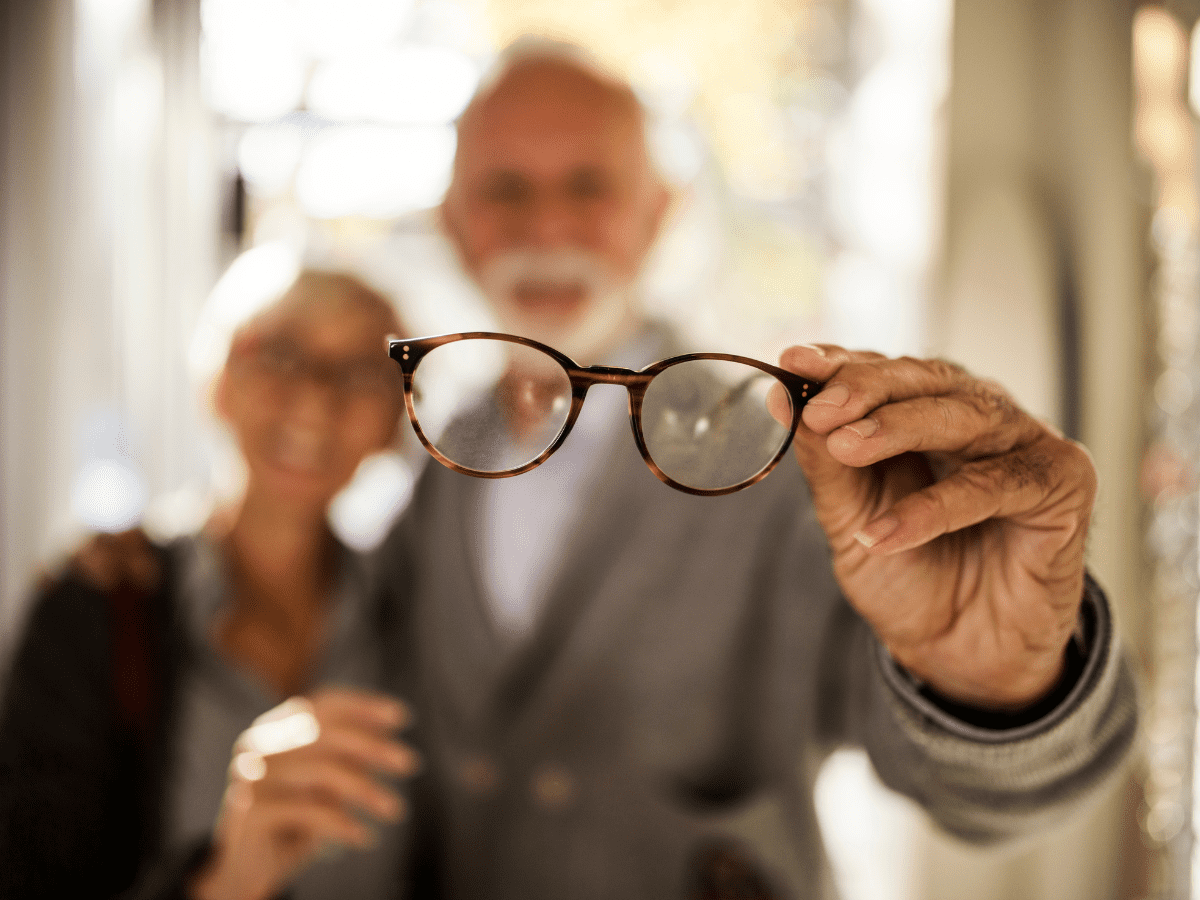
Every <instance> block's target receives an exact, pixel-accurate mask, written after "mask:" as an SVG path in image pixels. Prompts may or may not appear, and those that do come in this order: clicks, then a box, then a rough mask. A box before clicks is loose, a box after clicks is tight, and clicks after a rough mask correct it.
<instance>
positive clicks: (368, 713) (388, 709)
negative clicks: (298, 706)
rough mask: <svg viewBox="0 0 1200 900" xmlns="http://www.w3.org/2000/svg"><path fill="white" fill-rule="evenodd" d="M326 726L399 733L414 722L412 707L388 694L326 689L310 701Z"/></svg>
mask: <svg viewBox="0 0 1200 900" xmlns="http://www.w3.org/2000/svg"><path fill="white" fill-rule="evenodd" d="M310 700H311V702H312V708H313V713H314V714H315V715H316V717H317V719H318V721H319V722H320V723H321V725H322V726H325V725H337V724H344V725H351V726H356V727H360V728H369V729H374V730H377V731H395V730H397V729H399V728H403V727H404V726H406V725H408V724H409V723H410V722H411V721H412V713H411V712H410V711H409V709H408V707H407V706H405V705H404V704H403V703H401V702H400V701H399V700H397V699H395V698H394V697H389V696H387V695H386V694H379V693H374V692H368V691H362V690H354V689H351V688H324V689H322V690H320V691H317V692H316V693H315V694H313V695H312V697H311V698H310Z"/></svg>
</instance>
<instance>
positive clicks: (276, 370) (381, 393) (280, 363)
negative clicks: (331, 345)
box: [237, 337, 396, 403]
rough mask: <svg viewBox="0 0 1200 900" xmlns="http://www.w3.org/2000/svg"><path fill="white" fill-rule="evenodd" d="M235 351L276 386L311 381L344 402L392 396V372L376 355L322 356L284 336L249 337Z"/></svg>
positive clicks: (284, 386) (257, 372)
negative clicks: (334, 357)
mask: <svg viewBox="0 0 1200 900" xmlns="http://www.w3.org/2000/svg"><path fill="white" fill-rule="evenodd" d="M237 352H238V354H239V355H240V356H242V357H243V358H244V359H245V360H246V361H247V362H249V363H250V364H251V366H253V371H254V372H255V373H256V374H257V375H259V376H261V377H263V378H265V379H267V380H268V382H269V383H270V384H271V385H272V386H274V387H276V388H280V389H283V388H287V389H294V388H295V387H296V385H298V384H300V383H301V382H302V381H304V380H311V381H313V382H316V383H318V384H320V385H322V386H323V387H327V388H328V389H329V390H331V391H332V392H333V394H334V396H336V397H337V399H338V401H339V402H343V403H344V402H347V401H351V400H362V399H375V398H378V397H394V396H395V394H394V392H395V390H396V386H395V380H394V377H393V373H392V372H389V371H388V369H387V363H386V361H384V360H382V359H380V358H379V357H378V356H358V357H353V358H349V359H341V360H329V359H324V358H322V357H319V356H316V355H314V354H311V353H309V352H307V351H306V350H304V349H303V348H302V347H301V346H300V345H299V344H297V343H296V342H295V341H292V340H290V339H288V338H285V337H267V338H251V339H249V340H247V341H244V342H243V343H242V344H241V345H239V347H238V348H237Z"/></svg>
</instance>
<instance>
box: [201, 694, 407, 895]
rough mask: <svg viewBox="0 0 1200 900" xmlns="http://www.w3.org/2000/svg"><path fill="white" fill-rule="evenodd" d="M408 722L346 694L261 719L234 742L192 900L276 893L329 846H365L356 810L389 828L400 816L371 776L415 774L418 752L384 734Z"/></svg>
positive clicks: (391, 706) (398, 711)
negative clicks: (208, 849) (210, 841)
mask: <svg viewBox="0 0 1200 900" xmlns="http://www.w3.org/2000/svg"><path fill="white" fill-rule="evenodd" d="M408 719H409V714H408V711H407V710H406V708H405V707H404V705H403V704H401V703H399V702H397V701H396V700H393V699H391V698H390V697H386V696H384V695H382V694H374V693H369V692H367V691H355V690H348V689H337V690H324V691H321V692H319V693H317V694H316V695H314V696H313V697H312V699H311V701H309V702H305V701H302V700H299V698H293V699H292V700H289V701H287V702H286V703H284V704H282V705H280V706H279V707H276V709H275V710H272V712H270V713H267V714H266V715H265V716H263V717H260V719H259V720H257V721H256V723H255V725H254V726H252V727H251V728H249V729H247V731H246V732H244V733H243V734H242V737H241V738H239V739H238V743H237V744H235V745H234V750H233V754H234V755H233V761H232V762H231V764H230V767H229V785H228V787H227V789H226V791H225V798H224V800H223V801H222V804H221V812H220V814H219V816H218V819H217V826H216V830H215V833H214V835H213V855H212V857H211V858H210V860H209V862H208V863H207V864H206V866H205V867H204V869H203V870H201V872H200V873H199V874H198V875H197V877H196V878H195V880H194V881H193V883H192V889H191V896H193V897H195V898H198V900H218V898H219V900H261V898H267V897H272V896H274V895H275V894H277V893H278V892H279V891H280V890H281V889H282V888H283V887H284V886H285V885H286V884H287V882H288V881H289V880H291V878H292V877H294V876H295V875H296V874H297V873H298V872H299V871H300V870H301V869H303V868H304V866H306V865H308V864H309V863H310V862H312V861H313V860H314V859H315V858H316V857H317V856H319V855H320V854H321V853H322V852H323V851H325V850H326V849H327V848H329V847H339V846H342V847H358V848H366V847H370V846H371V845H372V844H373V842H374V838H373V835H372V833H371V831H370V829H369V828H368V826H367V825H365V824H364V823H363V822H362V821H361V819H360V817H359V816H360V814H365V815H366V816H367V817H370V818H373V819H376V820H378V821H382V822H394V821H397V820H399V819H401V818H402V817H403V816H404V813H405V809H404V805H403V801H402V800H401V798H400V797H398V796H397V795H396V794H395V793H394V792H393V791H392V790H390V789H389V788H387V787H385V786H384V785H383V784H382V783H381V782H380V781H379V779H378V778H377V777H376V776H378V775H388V776H407V775H412V774H413V773H414V772H415V771H416V770H417V766H418V762H417V757H416V754H415V753H413V751H412V750H410V749H409V748H408V747H406V746H405V745H404V744H402V743H400V742H398V741H396V740H394V739H392V738H390V737H389V735H390V734H391V733H392V732H394V731H395V730H396V729H398V728H400V727H402V726H403V725H404V724H405V723H406V722H407V721H408ZM268 720H273V721H268ZM297 744H299V746H296V745H297ZM289 745H290V749H277V750H273V748H282V747H288V746H289Z"/></svg>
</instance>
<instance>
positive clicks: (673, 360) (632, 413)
mask: <svg viewBox="0 0 1200 900" xmlns="http://www.w3.org/2000/svg"><path fill="white" fill-rule="evenodd" d="M479 339H486V340H493V341H506V342H508V343H511V344H524V345H525V346H526V347H532V348H533V349H535V350H540V351H541V352H542V353H544V354H546V355H547V356H549V357H551V358H552V359H553V360H554V361H555V362H557V363H558V364H559V365H560V366H562V368H563V371H564V372H566V373H567V377H568V378H569V379H570V381H571V409H570V412H569V413H568V414H567V420H566V422H564V423H563V427H562V430H560V431H559V433H558V435H557V436H556V437H555V438H554V441H553V443H551V444H550V446H549V447H547V448H546V449H545V450H543V451H542V453H541V454H540V455H539V456H537V457H536V458H535V459H532V460H530V461H529V462H527V463H525V464H523V465H521V466H517V467H516V468H513V469H506V470H504V471H502V472H485V471H480V470H478V469H470V468H467V467H466V466H461V465H459V464H458V463H456V462H454V461H453V460H450V459H447V458H446V457H445V456H443V455H442V454H441V453H440V452H438V449H437V447H435V446H434V445H433V442H432V441H430V440H429V438H428V437H426V436H425V432H424V431H422V430H421V423H420V422H419V421H418V420H417V411H416V409H415V407H414V404H413V393H412V384H413V375H414V373H415V372H416V370H417V366H418V365H420V363H421V360H422V359H424V358H425V356H427V355H428V354H429V353H430V351H432V350H436V349H437V348H438V347H441V346H443V345H445V344H451V343H453V342H455V341H466V340H479ZM388 355H389V356H390V357H391V358H392V359H394V360H395V361H396V362H397V363H398V364H399V365H400V370H401V371H402V372H403V374H404V406H405V408H406V409H407V410H408V418H409V421H410V422H412V426H413V430H414V431H415V432H416V433H417V437H418V438H419V439H420V441H421V443H422V444H423V445H424V446H425V449H426V450H428V451H429V454H430V455H431V456H432V457H433V458H434V459H436V460H437V461H438V462H440V463H441V464H442V465H444V466H445V467H446V468H448V469H453V470H454V471H455V472H461V473H462V474H464V475H474V476H476V477H478V478H510V477H512V476H513V475H521V474H522V473H524V472H528V471H530V470H531V469H535V468H537V467H538V466H540V465H541V464H542V463H544V462H545V461H546V460H547V459H549V457H550V455H551V454H552V453H553V452H554V451H555V450H557V449H558V448H559V447H561V446H562V444H563V441H565V440H566V439H567V435H568V434H570V433H571V427H572V426H573V425H574V424H575V420H576V419H577V418H578V417H579V411H580V410H581V409H583V401H584V398H585V397H586V396H587V392H588V388H590V387H592V386H593V385H597V384H619V385H621V386H622V387H624V388H625V389H626V390H627V391H628V392H629V425H630V428H632V429H633V439H634V442H635V443H636V444H637V448H638V451H639V452H640V453H641V454H642V459H643V460H645V462H646V465H647V467H649V469H650V471H651V472H653V473H654V475H655V477H657V478H658V479H659V480H660V481H662V482H663V483H664V484H667V485H670V486H671V487H673V488H675V490H677V491H683V492H684V493H686V494H696V495H699V496H702V497H715V496H719V495H721V494H732V493H734V492H735V491H740V490H742V489H743V488H747V487H749V486H750V485H752V484H755V483H756V482H758V481H761V480H762V479H763V478H765V477H766V476H767V475H768V474H770V472H771V470H772V469H774V468H775V466H776V465H777V464H778V463H779V460H781V459H783V455H784V454H785V453H787V450H788V448H789V447H790V446H791V445H792V439H793V438H794V437H795V435H796V428H797V427H798V426H799V424H800V414H801V413H802V412H803V410H804V406H805V404H806V403H807V402H808V401H809V399H810V398H811V397H813V396H815V395H816V394H817V393H819V392H820V390H821V388H822V387H824V385H823V384H821V383H820V382H818V381H814V380H813V379H811V378H804V377H802V376H800V375H796V374H794V373H792V372H789V371H787V370H786V369H781V368H779V367H778V366H772V365H770V364H769V363H765V362H761V361H760V360H757V359H751V358H750V357H748V356H735V355H733V354H730V353H685V354H683V355H681V356H672V357H669V358H668V359H663V360H659V361H658V362H656V363H651V364H650V365H648V366H646V367H645V368H644V369H641V370H639V371H634V370H633V369H625V368H620V367H618V366H580V365H578V364H577V363H576V362H575V361H574V360H572V359H571V358H570V357H568V356H566V355H565V354H562V353H560V352H559V351H557V350H555V349H554V348H553V347H549V346H547V345H546V344H542V343H540V342H538V341H535V340H532V339H530V338H524V337H518V336H517V335H515V334H500V333H497V332H491V331H464V332H460V333H458V334H442V335H437V336H435V337H422V338H404V339H397V338H391V339H389V341H388ZM705 359H713V360H724V361H726V362H736V363H741V364H743V365H746V366H750V367H752V368H755V369H759V370H761V371H763V372H766V373H767V374H769V375H772V376H774V378H775V379H776V380H777V381H778V382H779V383H780V384H782V385H783V386H784V388H785V389H786V390H787V392H788V395H789V396H790V397H791V401H792V421H791V423H790V425H789V427H788V435H787V439H786V440H785V441H784V442H783V444H782V446H780V448H779V450H778V452H777V453H776V454H775V456H774V457H773V458H772V459H771V461H770V462H768V463H767V464H766V465H765V466H763V467H762V469H760V470H759V471H758V472H756V473H755V474H754V475H753V476H751V477H750V478H747V479H746V480H745V481H741V482H739V483H737V484H735V485H731V486H729V487H722V488H696V487H690V486H689V485H686V484H680V483H679V482H678V481H676V480H675V479H673V478H671V477H670V476H669V475H667V474H666V473H665V472H663V470H662V469H660V468H659V467H658V466H657V465H656V464H655V462H654V460H653V459H652V458H651V456H650V451H649V450H647V449H646V440H645V437H644V435H643V434H642V399H643V398H644V397H645V395H646V388H647V387H648V386H649V385H650V382H651V380H652V379H653V378H654V377H655V376H656V375H658V374H659V373H661V372H663V371H664V370H666V369H669V368H670V367H671V366H674V365H677V364H679V363H684V362H691V361H693V360H705Z"/></svg>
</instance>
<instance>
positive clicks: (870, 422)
mask: <svg viewBox="0 0 1200 900" xmlns="http://www.w3.org/2000/svg"><path fill="white" fill-rule="evenodd" d="M844 427H845V429H846V430H847V431H853V432H854V433H855V434H857V435H858V436H859V437H860V438H869V437H870V436H871V435H873V434H874V433H875V432H877V431H878V430H879V423H878V422H877V421H876V420H875V419H859V420H858V421H857V422H854V423H853V424H851V425H846V426H844Z"/></svg>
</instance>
